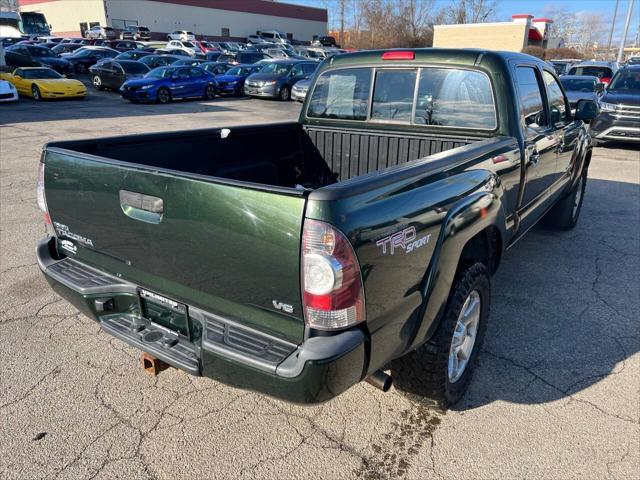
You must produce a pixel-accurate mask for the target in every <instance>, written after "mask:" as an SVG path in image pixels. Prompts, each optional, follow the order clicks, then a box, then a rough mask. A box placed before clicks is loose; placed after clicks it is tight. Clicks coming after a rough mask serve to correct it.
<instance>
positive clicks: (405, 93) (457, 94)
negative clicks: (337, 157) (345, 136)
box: [307, 67, 497, 130]
mask: <svg viewBox="0 0 640 480" xmlns="http://www.w3.org/2000/svg"><path fill="white" fill-rule="evenodd" d="M373 77H374V69H372V68H349V69H342V70H334V71H329V72H325V73H323V74H322V75H321V76H320V78H318V82H317V84H316V87H315V89H314V91H313V94H312V96H311V101H310V103H309V109H308V112H307V116H308V117H312V118H331V119H339V120H360V121H366V120H371V121H373V122H393V123H406V124H413V125H425V126H439V127H450V128H473V129H480V130H494V129H495V128H496V127H497V119H496V109H495V102H494V98H493V90H492V88H491V82H490V81H489V77H488V76H487V75H486V74H484V73H482V72H478V71H475V70H463V69H456V68H439V67H428V68H427V67H425V68H417V69H416V68H413V69H411V68H404V69H399V68H377V69H375V81H374V85H373V90H371V81H372V78H373ZM416 82H417V85H416ZM370 91H372V92H373V98H371V99H370V93H369V92H370Z"/></svg>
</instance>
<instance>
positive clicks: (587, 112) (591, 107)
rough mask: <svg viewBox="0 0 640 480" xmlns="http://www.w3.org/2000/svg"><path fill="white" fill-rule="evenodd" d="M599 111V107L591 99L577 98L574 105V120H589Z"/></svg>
mask: <svg viewBox="0 0 640 480" xmlns="http://www.w3.org/2000/svg"><path fill="white" fill-rule="evenodd" d="M599 113H600V108H599V107H598V104H597V103H596V102H594V101H593V100H585V99H582V100H578V104H577V105H576V114H575V119H576V120H582V121H584V122H589V121H591V120H593V119H594V118H596V117H597V116H598V114H599Z"/></svg>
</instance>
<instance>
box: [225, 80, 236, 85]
mask: <svg viewBox="0 0 640 480" xmlns="http://www.w3.org/2000/svg"><path fill="white" fill-rule="evenodd" d="M236 83H238V82H237V81H234V82H229V83H227V85H235V84H236Z"/></svg>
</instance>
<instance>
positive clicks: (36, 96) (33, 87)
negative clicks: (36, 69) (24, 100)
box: [31, 84, 42, 102]
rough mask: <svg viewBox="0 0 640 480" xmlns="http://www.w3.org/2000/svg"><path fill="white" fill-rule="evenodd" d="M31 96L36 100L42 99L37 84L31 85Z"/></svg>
mask: <svg viewBox="0 0 640 480" xmlns="http://www.w3.org/2000/svg"><path fill="white" fill-rule="evenodd" d="M31 96H32V97H33V99H34V100H35V101H36V102H39V101H40V100H42V94H41V93H40V89H39V88H38V86H37V85H36V84H33V85H31Z"/></svg>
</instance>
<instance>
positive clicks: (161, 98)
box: [156, 88, 171, 103]
mask: <svg viewBox="0 0 640 480" xmlns="http://www.w3.org/2000/svg"><path fill="white" fill-rule="evenodd" d="M156 96H157V98H158V103H170V102H171V92H170V91H169V90H168V89H166V88H160V89H158V94H157V95H156Z"/></svg>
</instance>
